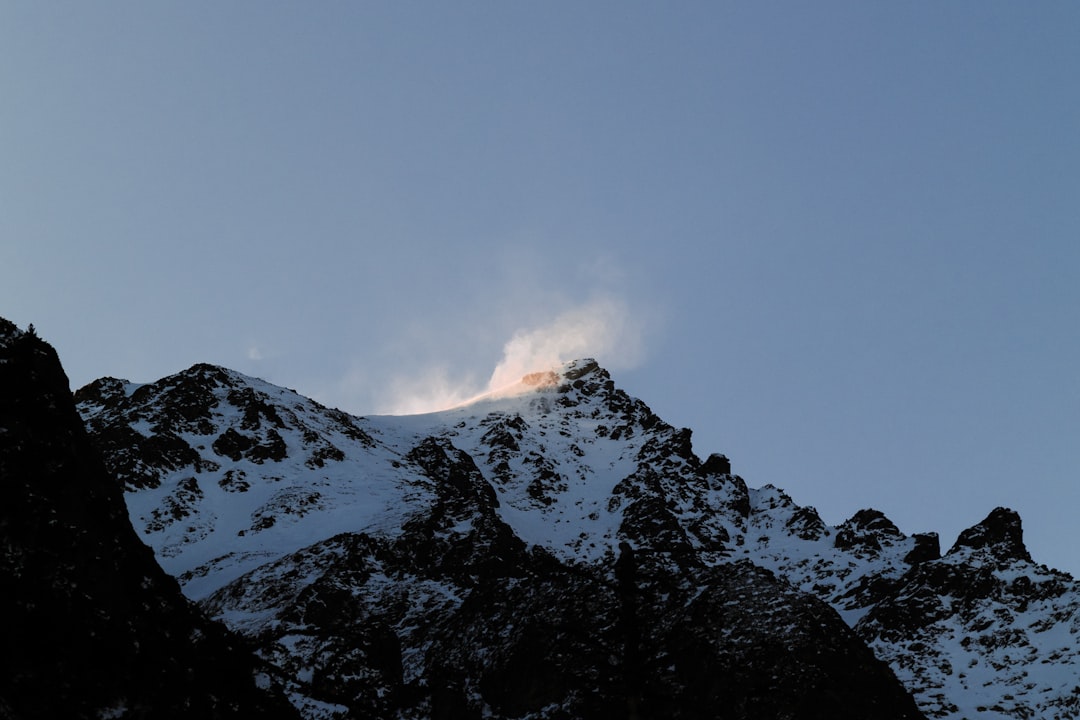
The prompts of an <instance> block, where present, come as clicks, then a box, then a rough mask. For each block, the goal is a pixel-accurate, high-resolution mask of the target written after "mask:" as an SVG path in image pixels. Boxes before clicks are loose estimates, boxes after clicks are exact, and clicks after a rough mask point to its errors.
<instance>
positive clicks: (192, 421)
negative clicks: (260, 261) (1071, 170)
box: [76, 360, 1080, 719]
mask: <svg viewBox="0 0 1080 720" xmlns="http://www.w3.org/2000/svg"><path fill="white" fill-rule="evenodd" d="M76 398H77V400H78V402H79V410H80V412H81V414H82V416H83V418H84V420H85V421H86V424H87V427H88V429H89V433H90V436H91V437H92V438H93V441H94V443H95V444H96V446H97V447H98V448H99V449H100V450H101V452H102V453H103V455H104V457H105V460H106V464H107V466H108V468H109V470H110V471H111V472H112V473H113V475H114V476H115V477H116V479H117V483H118V485H117V488H118V489H119V488H121V487H122V488H123V490H124V492H125V497H126V499H127V505H128V509H129V513H130V517H131V521H132V523H133V524H134V526H135V528H136V530H137V532H138V533H139V534H140V535H141V537H142V538H143V539H144V540H145V541H146V543H147V544H149V545H150V546H151V547H153V548H154V551H155V553H156V555H157V558H158V560H159V561H160V562H161V564H162V566H163V567H164V568H165V570H166V571H167V572H169V573H170V574H172V575H173V576H175V577H177V578H178V579H179V581H180V583H181V585H182V587H183V590H184V592H185V594H187V596H188V597H190V598H192V599H194V600H197V601H198V602H199V604H200V605H201V607H202V608H203V609H204V610H205V611H206V612H208V613H209V614H210V615H211V616H212V617H214V618H217V619H220V620H222V621H223V622H224V623H225V624H227V625H228V626H229V627H230V628H231V629H233V630H234V631H236V632H238V633H240V634H241V635H243V636H244V637H245V638H247V639H248V640H249V641H250V642H251V643H253V645H254V646H255V647H256V648H257V652H258V654H259V656H260V657H261V658H262V659H263V660H265V661H266V662H267V663H269V664H270V665H272V666H273V667H275V668H278V669H279V671H280V672H281V673H282V674H283V676H284V677H286V678H287V681H286V684H287V687H286V689H287V692H288V695H289V697H290V699H291V700H292V701H293V703H294V705H295V706H296V707H297V708H299V709H300V711H301V713H302V714H303V715H304V716H305V717H307V718H331V717H357V718H359V717H387V718H389V717H431V718H444V717H445V718H451V717H453V718H457V717H499V718H524V717H530V718H556V717H579V718H593V717H622V716H625V717H631V718H646V717H672V718H676V717H683V718H697V717H724V718H819V717H820V718H826V717H827V718H866V717H874V718H914V717H923V716H926V717H936V718H956V719H959V718H963V717H967V718H975V717H1017V718H1027V717H1036V716H1037V717H1047V718H1050V717H1062V718H1067V717H1077V712H1078V708H1080V704H1078V703H1080V687H1078V685H1080V669H1078V668H1080V666H1078V665H1077V658H1076V651H1075V650H1074V649H1073V648H1074V646H1075V644H1076V643H1075V642H1074V636H1075V634H1076V632H1077V628H1076V627H1075V620H1074V618H1076V617H1077V616H1076V612H1075V610H1076V604H1077V598H1078V597H1080V595H1078V591H1077V587H1076V584H1075V582H1074V581H1073V579H1072V578H1071V577H1069V576H1068V575H1066V574H1064V573H1060V572H1057V571H1054V570H1051V569H1049V568H1046V567H1045V566H1041V565H1036V564H1035V563H1034V562H1033V561H1032V560H1031V558H1030V557H1029V555H1028V553H1027V551H1026V549H1025V548H1024V546H1023V539H1022V533H1021V526H1020V521H1019V518H1018V517H1017V516H1016V515H1015V513H1012V512H1011V511H1008V510H1005V509H995V510H993V512H991V513H990V515H989V516H988V517H987V519H986V520H985V521H983V522H982V523H980V524H978V525H976V526H975V527H973V528H971V529H969V530H968V531H966V532H965V533H963V534H962V535H961V537H960V539H959V540H958V541H957V543H956V545H955V546H954V547H953V548H951V549H950V550H949V551H948V552H947V553H946V554H945V555H944V556H943V555H942V554H941V552H940V547H939V541H938V538H937V536H936V535H935V534H933V533H926V534H915V535H905V534H904V533H902V532H901V531H900V530H899V529H898V528H897V527H896V526H895V525H894V524H893V523H892V522H891V521H889V519H888V518H887V517H886V516H885V515H884V514H882V513H881V512H878V511H876V510H863V511H860V512H859V513H856V515H855V516H854V517H852V518H851V519H849V520H847V521H846V522H844V523H841V524H840V525H839V526H828V525H826V524H825V523H824V522H823V521H822V520H821V518H820V517H819V516H818V514H817V512H816V511H815V510H814V509H813V508H812V507H807V506H799V505H797V504H796V503H795V502H794V501H793V500H792V499H791V498H790V497H788V496H787V495H786V494H785V493H783V492H782V491H781V490H779V489H777V488H774V487H770V486H766V487H763V488H751V487H748V486H747V484H746V482H745V481H744V480H743V479H742V478H740V477H739V476H738V475H734V474H732V472H731V466H730V462H729V461H728V459H727V458H726V457H725V456H723V455H711V456H709V457H708V458H705V459H701V458H699V457H697V456H696V455H695V454H694V453H693V451H692V447H691V433H690V430H688V429H678V428H675V427H672V426H670V425H668V424H667V423H665V422H664V421H663V420H662V419H660V418H659V417H657V416H656V415H655V414H654V413H653V412H652V411H651V410H650V409H649V408H648V407H647V406H646V405H645V404H644V403H642V402H641V401H640V400H637V399H634V398H632V397H630V396H629V395H627V394H626V393H625V392H623V391H622V390H620V389H618V388H616V387H615V385H614V383H613V381H612V379H611V377H610V375H609V374H608V373H607V372H606V371H605V370H603V369H602V368H600V367H599V366H598V365H597V364H596V363H595V362H593V361H589V360H581V361H577V362H572V363H569V364H567V365H565V366H563V367H561V368H555V369H553V370H552V371H548V372H542V373H535V374H532V375H528V376H526V377H525V378H523V379H522V381H521V383H520V384H519V385H518V386H516V387H514V388H510V389H508V390H506V391H503V392H501V393H499V394H496V395H491V396H488V397H484V398H480V399H478V400H476V401H474V402H472V403H470V404H468V405H465V406H462V407H459V408H455V409H453V410H447V411H444V412H439V413H432V414H428V415H417V416H406V417H385V416H384V417H379V416H372V417H363V418H361V417H353V416H350V415H347V414H345V413H343V412H340V411H337V410H331V409H328V408H325V407H323V406H321V405H319V404H318V403H316V402H314V401H312V400H309V399H306V398H304V397H302V396H300V395H298V394H296V393H295V392H293V391H290V390H286V389H283V388H279V387H276V386H273V385H271V384H269V383H266V382H263V381H261V380H257V379H254V378H250V377H246V376H244V375H241V374H239V373H236V372H233V371H230V370H226V369H223V368H219V367H214V366H210V365H196V366H194V367H192V368H190V369H189V370H186V371H184V372H181V373H178V374H176V375H172V376H170V377H167V378H164V379H162V380H159V381H157V382H154V383H151V384H147V385H136V384H132V383H129V382H127V381H123V380H117V379H112V378H105V379H101V380H98V381H95V382H94V383H92V384H90V385H88V386H86V387H84V388H82V389H81V390H79V391H78V393H77V394H76Z"/></svg>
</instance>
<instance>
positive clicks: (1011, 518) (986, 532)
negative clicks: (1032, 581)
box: [947, 507, 1031, 562]
mask: <svg viewBox="0 0 1080 720" xmlns="http://www.w3.org/2000/svg"><path fill="white" fill-rule="evenodd" d="M963 548H970V549H972V550H983V549H985V550H988V551H990V552H991V553H992V554H993V555H995V556H996V557H998V558H1000V559H1002V560H1026V561H1028V562H1031V555H1030V554H1028V550H1027V547H1026V546H1025V545H1024V531H1023V526H1022V524H1021V522H1020V515H1019V514H1018V513H1017V512H1016V511H1015V510H1010V509H1009V508H1003V507H998V508H994V509H993V510H991V511H990V514H989V515H987V516H986V518H985V519H984V520H983V521H982V522H979V523H977V524H975V525H972V526H971V527H969V528H968V529H967V530H964V531H963V532H962V533H960V537H958V538H957V539H956V543H955V544H954V545H953V546H952V548H951V549H950V550H949V552H948V553H947V554H948V555H953V554H956V553H959V552H961V551H962V549H963Z"/></svg>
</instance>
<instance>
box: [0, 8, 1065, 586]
mask: <svg viewBox="0 0 1080 720" xmlns="http://www.w3.org/2000/svg"><path fill="white" fill-rule="evenodd" d="M1077 38H1080V5H1077V4H1075V3H1068V2H1045V3H1038V4H1026V3H1015V2H982V1H980V2H950V3H931V2H912V3H884V2H823V3H812V4H811V3H796V2H761V3H757V2H755V3H717V2H707V3H692V2H686V3H677V4H663V5H662V4H659V3H651V4H646V3H625V2H619V3H543V4H525V3H495V2H483V3H481V2H476V3H474V2H466V3H423V2H410V3H336V2H328V3H319V4H315V5H312V4H307V3H285V2H239V1H238V2H230V3H210V2H183V3H181V2H172V3H170V2H160V3H137V2H104V3H95V4H93V5H90V4H86V3H75V2H71V3H64V2H55V3H38V2H8V3H3V4H2V5H0V315H2V316H5V317H8V318H9V319H11V320H13V321H15V322H16V323H18V324H20V325H22V326H25V325H26V324H28V323H34V324H35V325H36V327H37V330H38V332H39V333H40V334H41V335H42V336H43V337H45V338H46V339H47V340H49V341H50V342H52V343H53V344H54V345H55V346H56V347H57V349H58V351H59V352H60V354H61V359H62V360H63V362H64V364H65V367H66V369H67V371H68V374H69V376H70V378H71V381H72V384H73V386H74V387H78V386H81V385H83V384H85V383H87V382H89V381H91V380H93V379H95V378H97V377H100V376H103V375H112V376H116V377H124V378H127V379H130V380H133V381H138V382H148V381H152V380H155V379H157V378H159V377H162V376H164V375H167V374H170V373H173V372H176V371H178V370H181V369H183V368H185V367H187V366H189V365H191V364H193V363H195V362H211V363H216V364H221V365H225V366H228V367H231V368H234V369H237V370H240V371H241V372H246V373H249V374H252V375H256V376H260V377H263V378H265V379H267V380H269V381H271V382H274V383H277V384H280V385H284V386H287V387H291V388H295V389H297V390H298V391H300V392H302V393H304V394H306V395H309V396H312V397H314V398H316V399H318V400H319V401H321V402H323V403H326V404H328V405H332V406H337V407H341V408H343V409H346V410H349V411H351V412H355V413H358V414H364V413H371V412H385V411H388V410H393V409H399V410H400V409H405V408H410V409H418V408H420V407H421V406H423V402H424V401H425V400H430V401H432V402H438V401H440V400H446V399H448V398H454V397H459V396H461V395H462V394H468V393H470V392H475V391H478V390H480V389H482V388H483V387H484V386H485V385H486V384H487V383H488V382H489V379H490V378H491V375H492V373H493V372H494V371H495V369H496V367H497V366H498V367H500V368H502V370H507V369H510V368H515V367H517V366H518V365H517V364H522V363H524V364H528V363H527V361H528V360H529V358H534V359H540V358H549V357H551V356H555V357H563V356H566V357H563V359H569V356H578V355H587V356H595V357H597V359H598V360H599V361H600V362H601V364H603V365H604V366H605V367H607V368H608V369H609V370H611V371H612V373H613V375H614V377H615V380H616V382H617V384H619V385H620V386H621V387H623V388H624V389H626V390H627V391H628V392H630V393H631V394H633V395H635V396H637V397H640V398H642V399H643V400H645V402H646V403H648V404H649V405H650V406H651V407H652V408H653V409H654V410H655V411H656V412H658V413H659V414H660V415H661V416H662V417H663V418H664V419H666V420H667V421H669V422H670V423H672V424H675V425H679V426H688V427H691V428H693V429H694V432H695V434H694V447H695V450H696V451H697V452H698V453H699V454H702V455H704V454H708V453H710V452H724V453H726V454H727V455H728V456H729V457H730V458H731V460H732V463H733V468H734V470H735V472H738V473H739V474H741V475H742V476H743V477H744V478H745V479H746V480H747V482H748V483H749V484H750V485H751V486H755V487H757V486H761V485H764V484H766V483H772V484H774V485H777V486H779V487H782V488H784V489H786V490H787V491H788V492H789V494H791V495H792V496H793V498H794V499H795V500H796V501H797V502H799V503H801V504H809V505H814V506H815V507H817V508H818V510H819V511H820V512H821V514H822V516H823V517H824V519H825V520H826V521H827V522H830V523H837V522H840V521H842V520H844V519H845V518H847V517H849V516H850V515H851V514H852V513H854V512H855V511H857V510H859V509H860V508H864V507H875V508H878V509H880V510H882V511H884V512H885V513H886V514H887V515H889V517H891V518H892V519H893V520H894V521H895V522H896V523H897V524H898V525H899V526H900V528H901V529H902V530H904V531H905V532H922V531H929V530H935V531H939V532H940V533H941V536H942V538H941V539H942V545H943V550H944V549H947V548H948V547H949V546H950V545H951V544H952V542H953V541H954V540H955V538H956V534H957V533H958V532H959V531H960V530H961V529H962V528H964V527H966V526H968V525H971V524H973V523H975V522H977V521H979V520H981V519H982V518H983V517H985V515H986V514H987V513H988V512H989V511H990V510H991V509H992V508H993V507H995V506H997V505H1004V506H1008V507H1011V508H1014V509H1016V510H1017V511H1019V512H1020V513H1021V515H1022V517H1023V519H1024V522H1025V532H1026V538H1027V541H1028V545H1029V548H1030V549H1031V551H1032V553H1033V555H1034V556H1035V558H1036V559H1037V560H1039V561H1041V562H1046V563H1048V564H1050V565H1052V566H1056V567H1060V568H1062V569H1065V570H1068V571H1070V572H1073V573H1074V574H1075V573H1080V559H1077V557H1076V553H1075V548H1077V547H1080V523H1077V522H1076V518H1077V516H1078V513H1080V477H1078V467H1080V462H1078V461H1080V333H1078V328H1080V132H1078V130H1077V128H1080V42H1077ZM515 363H517V364H515Z"/></svg>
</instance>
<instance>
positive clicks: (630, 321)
mask: <svg viewBox="0 0 1080 720" xmlns="http://www.w3.org/2000/svg"><path fill="white" fill-rule="evenodd" d="M643 330H644V328H643V326H642V322H641V320H640V318H639V317H638V316H637V315H635V314H634V313H631V312H630V310H629V309H628V308H627V306H626V304H625V303H623V302H622V301H620V300H618V299H615V298H612V297H607V296H604V297H598V298H595V299H593V300H591V301H589V302H587V303H585V304H583V305H580V306H578V307H574V308H571V309H570V310H567V311H565V312H563V313H562V314H561V315H559V316H557V317H556V318H555V319H554V320H553V321H551V322H550V323H548V324H546V325H542V326H540V327H537V328H533V329H531V330H518V331H517V332H515V333H514V334H513V336H512V337H511V338H510V340H509V341H508V342H507V343H506V344H505V345H504V346H503V357H502V360H500V361H499V362H498V364H497V365H496V366H495V370H494V372H492V374H491V377H490V379H489V380H488V381H487V383H486V385H481V384H480V383H478V382H476V381H475V380H470V379H464V380H461V381H454V380H452V379H451V376H450V373H449V372H448V371H447V370H446V369H445V368H439V369H436V370H433V371H431V372H429V373H428V374H427V375H426V376H425V377H422V378H419V379H416V378H413V379H411V380H398V381H395V382H393V383H392V384H391V387H390V393H391V395H392V397H393V399H392V400H391V401H390V402H388V403H385V404H384V405H383V407H382V408H380V412H385V413H388V414H394V415H410V414H415V413H422V412H434V411H436V410H445V409H448V408H451V407H455V406H458V405H462V404H465V403H468V402H470V401H472V400H475V399H477V398H479V397H481V396H484V395H490V394H498V395H507V394H513V393H515V392H524V391H526V390H528V389H529V387H530V386H528V385H521V384H520V381H521V379H522V378H523V377H524V376H525V375H528V374H529V373H534V372H542V371H545V370H552V369H555V368H557V367H558V366H560V365H561V364H563V363H565V362H568V361H570V360H576V359H579V358H583V357H594V358H597V359H598V360H599V361H600V363H601V364H602V365H604V366H605V367H608V368H614V369H618V368H626V367H631V366H633V365H635V364H636V363H637V362H638V360H639V359H640V356H641V352H642V334H643Z"/></svg>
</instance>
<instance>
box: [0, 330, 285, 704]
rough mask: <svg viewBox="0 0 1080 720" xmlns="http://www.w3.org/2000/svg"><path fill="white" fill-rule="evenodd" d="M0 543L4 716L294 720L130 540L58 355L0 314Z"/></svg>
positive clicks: (241, 650)
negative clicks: (77, 409)
mask: <svg viewBox="0 0 1080 720" xmlns="http://www.w3.org/2000/svg"><path fill="white" fill-rule="evenodd" d="M154 458H155V460H156V461H157V462H159V463H161V464H162V465H163V466H164V465H167V464H168V463H169V462H171V461H170V460H168V459H167V458H166V457H165V455H163V454H156V455H154ZM0 539H2V543H0V577H3V578H4V590H3V592H0V647H2V648H3V653H2V659H0V716H3V717H12V718H24V719H28V718H84V717H85V718H91V717H114V718H121V717H129V718H246V717H254V716H259V717H267V718H289V717H293V716H294V711H293V709H292V708H291V707H290V706H289V704H288V703H287V702H286V701H285V700H284V698H283V697H282V696H281V695H280V694H274V693H271V692H269V691H267V690H264V689H260V687H258V686H257V684H256V682H257V677H258V678H261V679H260V680H259V682H260V683H261V684H262V685H263V686H265V687H269V685H270V676H269V675H268V674H267V673H266V670H267V668H265V667H263V666H262V665H261V664H259V663H257V662H256V660H255V658H254V656H253V655H252V654H251V653H250V650H248V649H247V648H245V646H244V643H243V641H241V640H240V639H239V638H238V637H236V636H234V635H233V634H232V633H230V632H229V631H227V630H226V629H225V628H224V626H222V625H220V624H218V623H214V622H210V621H208V620H207V619H206V617H205V616H204V615H203V614H202V612H201V611H199V610H198V609H197V608H196V607H195V606H194V605H192V604H191V603H190V602H189V601H187V600H186V599H185V598H184V597H183V596H182V595H181V593H180V590H179V587H178V586H177V584H176V581H175V580H174V579H173V578H171V577H169V576H168V575H166V574H165V573H164V572H162V570H161V569H160V567H158V565H157V564H156V563H155V561H154V556H153V553H152V552H151V550H150V549H149V548H148V547H146V546H145V545H144V544H143V543H142V542H140V541H139V539H138V538H137V537H136V535H135V533H134V531H133V530H132V527H131V523H130V521H129V520H128V516H127V511H126V508H125V506H124V501H123V497H122V492H121V488H120V486H119V484H117V482H116V481H115V479H113V478H112V477H110V476H109V474H108V473H107V472H106V470H105V467H104V465H103V464H102V461H101V458H100V455H99V454H98V453H97V451H96V450H95V449H94V448H93V447H92V446H91V444H90V442H89V440H88V438H87V436H86V433H85V431H84V429H83V425H82V421H81V419H80V418H79V416H78V414H77V413H76V411H75V407H74V403H73V401H72V397H71V393H70V391H69V389H68V381H67V377H66V376H65V375H64V372H63V370H62V369H61V367H60V363H59V361H58V359H57V357H56V354H55V352H54V351H53V349H52V348H51V347H50V346H49V345H47V344H46V343H44V342H42V341H41V340H39V339H38V338H37V337H35V336H33V335H32V334H30V333H23V332H20V331H19V330H18V329H16V328H15V326H14V325H12V324H11V323H9V322H8V321H6V320H2V319H0Z"/></svg>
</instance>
